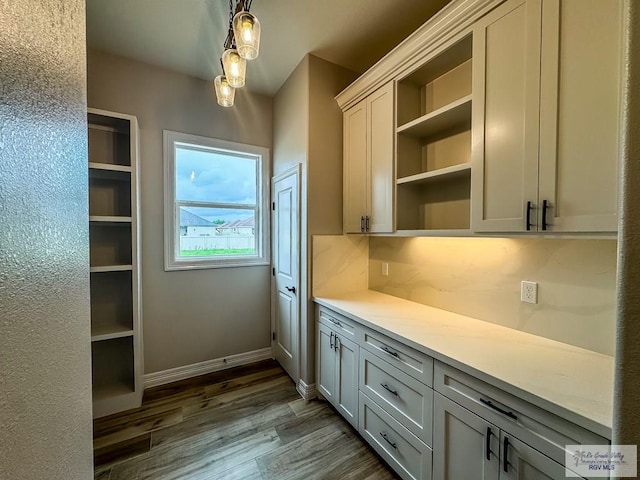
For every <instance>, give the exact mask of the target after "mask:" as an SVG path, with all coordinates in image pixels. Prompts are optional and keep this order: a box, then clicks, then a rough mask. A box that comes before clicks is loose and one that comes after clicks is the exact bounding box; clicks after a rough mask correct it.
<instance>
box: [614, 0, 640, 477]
mask: <svg viewBox="0 0 640 480" xmlns="http://www.w3.org/2000/svg"><path fill="white" fill-rule="evenodd" d="M627 6H628V9H629V12H630V14H629V22H628V27H629V30H630V33H629V41H628V46H627V49H628V51H627V58H626V64H627V87H626V88H627V90H626V95H627V103H626V105H625V121H624V141H623V145H624V149H623V158H622V169H621V187H622V188H621V198H622V205H621V216H620V229H619V233H618V315H617V320H618V323H617V332H616V359H615V363H616V366H615V368H616V372H615V388H614V394H615V399H614V411H613V439H612V441H613V443H614V444H623V445H624V444H633V445H636V444H638V443H639V440H640V411H638V405H640V289H639V288H638V284H639V283H640V212H639V211H638V206H639V205H640V189H639V188H638V186H639V185H640V136H638V126H639V125H640V4H639V3H638V2H636V1H629V2H627ZM638 472H639V473H640V462H639V463H638Z"/></svg>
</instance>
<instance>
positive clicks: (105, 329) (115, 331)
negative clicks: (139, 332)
mask: <svg viewBox="0 0 640 480" xmlns="http://www.w3.org/2000/svg"><path fill="white" fill-rule="evenodd" d="M133 335H134V332H133V330H132V329H131V328H129V327H125V326H123V325H107V326H100V327H95V328H91V341H92V342H101V341H103V340H112V339H114V338H123V337H133Z"/></svg>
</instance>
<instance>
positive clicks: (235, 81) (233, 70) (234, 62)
mask: <svg viewBox="0 0 640 480" xmlns="http://www.w3.org/2000/svg"><path fill="white" fill-rule="evenodd" d="M222 68H223V69H224V74H225V76H226V77H227V81H228V82H229V85H231V86H232V87H233V88H241V87H244V78H245V73H246V69H247V61H246V60H245V59H244V58H242V57H241V56H240V55H238V50H236V49H235V48H228V49H226V50H225V51H224V53H223V54H222Z"/></svg>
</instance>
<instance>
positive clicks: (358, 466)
mask: <svg viewBox="0 0 640 480" xmlns="http://www.w3.org/2000/svg"><path fill="white" fill-rule="evenodd" d="M94 457H95V465H96V469H95V478H96V479H98V480H142V479H153V480H170V479H171V480H173V479H176V480H177V479H193V480H205V479H206V480H217V479H220V480H222V479H224V480H236V479H238V480H276V479H277V480H295V479H304V480H312V479H341V480H342V479H345V480H347V479H362V480H365V479H366V480H373V479H380V480H385V479H395V478H397V477H396V476H395V475H394V474H393V472H392V471H391V470H390V469H389V468H388V467H387V466H386V464H384V462H383V461H381V460H380V458H379V457H378V456H377V455H376V454H375V453H374V452H373V451H372V450H371V449H370V448H369V447H368V446H367V445H366V444H365V443H364V442H363V441H362V439H361V438H360V437H359V436H358V435H357V433H356V432H355V430H354V429H353V428H351V426H350V425H349V424H348V423H347V422H346V421H345V420H343V419H342V417H340V416H339V415H338V414H337V413H336V412H335V411H334V410H333V409H332V408H331V407H329V406H328V405H327V404H326V403H325V402H321V401H318V400H312V401H310V402H307V401H305V400H303V399H302V398H300V396H299V394H298V393H297V391H296V389H295V385H294V383H293V382H292V381H291V379H290V378H289V377H288V376H287V375H286V374H285V372H284V371H283V370H282V368H280V366H278V364H277V363H275V362H273V361H265V362H259V363H256V364H252V365H248V366H244V367H237V368H233V369H229V370H226V371H223V372H216V373H212V374H210V375H203V376H201V377H196V378H193V379H189V380H185V381H182V382H176V383H172V384H169V385H164V386H161V387H157V388H154V389H149V390H147V391H146V392H145V396H144V400H143V403H142V406H141V407H140V408H138V409H135V410H130V411H128V412H124V413H122V414H116V415H112V416H109V417H104V418H101V419H98V420H96V421H95V422H94Z"/></svg>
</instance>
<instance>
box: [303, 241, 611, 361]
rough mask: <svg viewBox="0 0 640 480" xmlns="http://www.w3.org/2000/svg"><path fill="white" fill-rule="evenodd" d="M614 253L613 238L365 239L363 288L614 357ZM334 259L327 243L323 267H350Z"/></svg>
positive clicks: (343, 260)
mask: <svg viewBox="0 0 640 480" xmlns="http://www.w3.org/2000/svg"><path fill="white" fill-rule="evenodd" d="M329 238H334V239H335V238H337V237H327V239H329ZM358 238H362V237H358ZM314 240H315V239H314ZM343 242H344V240H340V241H336V244H338V243H343ZM314 247H315V243H314ZM616 247H617V245H616V241H615V240H582V239H580V240H555V239H512V238H509V239H505V238H498V239H495V238H490V239H489V238H487V239H485V238H388V237H371V238H370V242H369V288H370V289H371V290H376V291H379V292H382V293H386V294H389V295H393V296H396V297H400V298H404V299H407V300H412V301H415V302H418V303H422V304H425V305H430V306H433V307H437V308H441V309H443V310H448V311H451V312H455V313H460V314H463V315H467V316H470V317H474V318H477V319H480V320H485V321H488V322H493V323H496V324H500V325H504V326H507V327H510V328H515V329H518V330H522V331H525V332H528V333H532V334H535V335H540V336H543V337H547V338H551V339H554V340H558V341H561V342H565V343H569V344H572V345H577V346H580V347H584V348H587V349H589V350H594V351H597V352H600V353H604V354H608V355H612V354H613V351H614V335H615V303H616V293H615V285H616ZM332 253H333V246H330V245H329V241H328V240H326V241H325V242H324V244H323V258H324V262H328V261H332V262H333V263H334V264H335V265H336V266H338V267H339V268H342V269H347V268H349V267H348V266H346V265H344V262H346V261H348V259H347V258H346V257H344V256H343V257H342V258H335V259H333V260H329V259H330V258H331V257H332ZM336 253H337V252H336ZM314 258H315V255H314ZM383 262H386V263H388V264H389V275H388V276H386V277H383V276H382V275H381V268H382V265H381V264H382V263H383ZM314 268H315V267H314ZM522 280H530V281H534V282H538V303H537V304H535V305H532V304H527V303H522V302H520V282H521V281H522Z"/></svg>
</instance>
